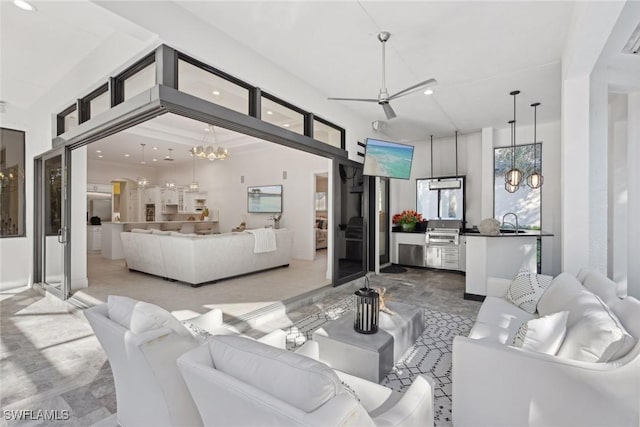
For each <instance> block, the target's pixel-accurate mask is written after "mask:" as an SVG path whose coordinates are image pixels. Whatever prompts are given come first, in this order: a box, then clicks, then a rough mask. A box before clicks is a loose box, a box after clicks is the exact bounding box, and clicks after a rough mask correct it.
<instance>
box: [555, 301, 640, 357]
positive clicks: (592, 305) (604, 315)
mask: <svg viewBox="0 0 640 427" xmlns="http://www.w3.org/2000/svg"><path fill="white" fill-rule="evenodd" d="M567 309H568V310H569V312H570V313H571V314H570V316H569V317H570V318H569V321H568V322H567V323H568V327H567V335H566V337H565V340H564V342H563V343H562V346H561V347H560V350H559V351H558V356H561V357H566V358H568V359H573V360H580V361H583V362H610V361H613V360H616V359H619V358H621V357H623V356H624V355H625V354H627V353H628V352H629V351H630V350H631V349H632V348H633V346H634V345H635V342H636V341H635V339H634V338H633V337H632V336H631V335H630V334H629V333H628V332H627V331H626V329H625V328H624V326H623V325H622V322H620V319H618V317H617V316H616V315H615V314H614V313H613V311H612V310H611V309H610V308H609V307H608V306H607V305H606V304H605V303H604V302H603V301H602V300H601V299H600V298H599V297H598V296H597V295H595V294H593V293H591V292H589V291H587V290H586V289H585V290H584V291H583V293H582V294H580V295H579V296H578V297H577V298H576V299H575V300H574V301H573V302H572V303H571V304H569V306H568V307H567Z"/></svg>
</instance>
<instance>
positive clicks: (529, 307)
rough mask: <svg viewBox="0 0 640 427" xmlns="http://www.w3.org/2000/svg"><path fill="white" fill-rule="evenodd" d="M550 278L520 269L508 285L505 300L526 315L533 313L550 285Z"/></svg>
mask: <svg viewBox="0 0 640 427" xmlns="http://www.w3.org/2000/svg"><path fill="white" fill-rule="evenodd" d="M552 279H553V278H552V277H551V276H545V275H543V274H536V273H532V272H530V271H529V270H527V269H524V268H523V269H521V270H520V271H519V272H518V274H517V275H516V277H515V279H513V281H512V282H511V285H509V290H508V291H507V299H508V300H509V301H511V303H513V304H514V305H517V306H518V307H520V308H521V309H523V310H524V311H526V312H527V313H535V312H536V308H537V306H538V301H539V300H540V298H541V297H542V295H543V294H544V291H545V290H546V289H547V288H548V287H549V285H550V284H551V280H552Z"/></svg>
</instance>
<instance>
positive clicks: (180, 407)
mask: <svg viewBox="0 0 640 427" xmlns="http://www.w3.org/2000/svg"><path fill="white" fill-rule="evenodd" d="M85 316H86V317H87V320H89V323H90V324H91V327H92V328H93V331H94V332H95V334H96V337H97V338H98V341H100V344H101V345H102V348H103V349H104V351H105V353H107V357H108V358H109V363H110V364H111V370H112V371H113V379H114V382H115V386H116V401H117V407H118V415H117V418H118V424H119V425H121V426H123V427H131V426H150V425H153V426H158V427H160V426H202V419H201V418H200V414H199V413H198V410H197V408H196V405H195V403H194V402H193V399H191V395H190V394H189V390H188V389H187V387H186V385H185V383H184V380H183V379H182V376H181V375H180V372H179V371H178V368H177V366H176V359H177V358H178V356H180V355H181V354H183V353H184V352H186V351H188V350H191V349H193V348H195V347H197V345H198V343H197V342H196V340H195V339H194V338H192V337H188V336H186V335H179V334H178V333H177V332H176V331H175V330H173V329H171V328H169V327H161V328H155V329H151V330H148V331H146V332H141V333H134V332H132V331H130V330H129V329H127V328H125V327H124V326H122V325H121V324H120V323H118V322H116V321H114V320H112V319H111V318H110V317H109V313H108V309H107V304H100V305H97V306H95V307H91V308H89V309H87V310H85Z"/></svg>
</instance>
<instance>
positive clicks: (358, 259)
mask: <svg viewBox="0 0 640 427" xmlns="http://www.w3.org/2000/svg"><path fill="white" fill-rule="evenodd" d="M333 186H334V192H333V193H334V202H333V203H334V207H335V209H334V215H335V218H334V224H336V229H335V234H334V236H335V239H334V242H335V243H334V251H333V257H334V263H333V265H334V268H333V284H334V286H337V285H341V284H343V283H346V282H348V281H350V280H353V279H357V278H358V277H361V276H363V275H364V274H365V272H366V266H367V262H366V260H367V258H366V248H367V246H366V243H367V242H366V234H367V233H366V231H367V228H366V227H367V221H366V215H365V212H366V210H365V198H366V197H365V196H366V192H365V188H366V187H367V186H365V185H364V177H363V176H362V164H360V163H356V162H353V161H349V160H335V161H334V162H333Z"/></svg>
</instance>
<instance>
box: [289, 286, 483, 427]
mask: <svg viewBox="0 0 640 427" xmlns="http://www.w3.org/2000/svg"><path fill="white" fill-rule="evenodd" d="M352 301H353V300H352V298H351V297H347V298H344V299H343V300H341V301H340V302H338V303H337V304H334V305H332V306H330V307H327V309H325V310H323V311H319V312H318V313H315V314H312V315H310V316H308V317H306V318H304V319H302V320H300V321H298V322H297V323H296V324H295V325H293V326H292V327H291V328H289V329H288V330H287V342H288V344H287V349H289V350H295V348H297V347H298V346H300V345H302V344H303V343H304V342H306V341H307V340H310V339H311V336H312V334H313V331H315V330H316V329H318V328H320V327H321V326H322V325H324V324H325V323H326V322H328V321H330V320H333V319H337V318H338V317H341V316H350V315H351V312H352V310H353V302H352ZM423 310H424V324H425V329H424V332H423V333H422V335H421V336H420V337H419V338H418V340H417V341H416V343H415V344H414V345H413V346H412V347H411V348H409V350H407V352H406V353H405V354H404V356H403V358H402V359H401V360H400V361H399V362H398V363H397V364H396V365H395V366H394V367H393V369H392V371H391V372H390V373H389V374H388V375H387V376H386V377H385V378H384V379H383V380H382V382H381V384H382V385H384V386H387V387H389V388H391V389H393V390H396V391H404V390H405V389H406V388H407V387H409V386H410V385H411V383H412V382H413V380H414V378H415V377H416V376H417V375H426V376H428V377H431V378H432V380H433V385H434V390H433V392H434V419H435V424H436V426H449V425H452V421H451V396H452V394H451V347H452V343H453V338H454V337H455V336H456V335H465V336H466V335H467V334H468V333H469V330H470V329H471V327H472V326H473V320H472V319H470V318H468V317H466V316H463V315H460V314H449V313H443V312H441V311H436V310H431V309H429V308H423ZM300 337H303V339H301V338H300Z"/></svg>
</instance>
